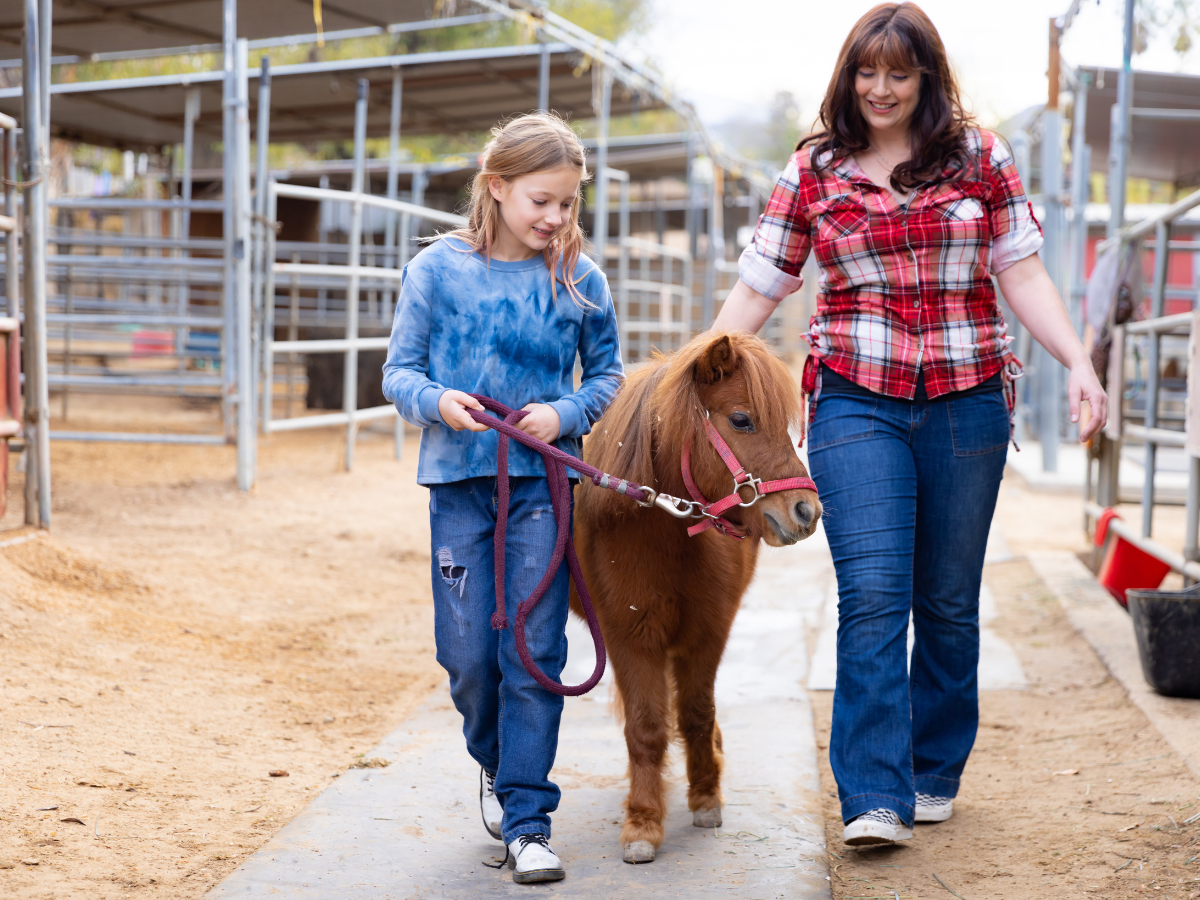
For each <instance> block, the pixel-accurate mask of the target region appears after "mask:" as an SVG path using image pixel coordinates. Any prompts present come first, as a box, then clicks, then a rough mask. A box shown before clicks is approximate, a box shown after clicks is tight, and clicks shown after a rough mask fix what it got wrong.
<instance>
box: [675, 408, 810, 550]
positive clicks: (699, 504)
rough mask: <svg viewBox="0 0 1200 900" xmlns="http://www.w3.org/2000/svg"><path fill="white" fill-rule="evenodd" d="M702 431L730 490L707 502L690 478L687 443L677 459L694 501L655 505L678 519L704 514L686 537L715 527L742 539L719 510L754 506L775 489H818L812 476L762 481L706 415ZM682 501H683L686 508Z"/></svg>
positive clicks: (741, 535)
mask: <svg viewBox="0 0 1200 900" xmlns="http://www.w3.org/2000/svg"><path fill="white" fill-rule="evenodd" d="M704 433H705V434H706V435H707V436H708V442H709V443H710V444H712V445H713V448H714V449H715V450H716V451H717V453H718V454H720V456H721V461H722V462H724V463H725V466H726V468H728V469H729V471H730V473H731V474H732V475H733V492H732V493H731V494H729V495H728V496H726V497H723V498H721V499H720V500H717V501H716V502H715V503H709V502H708V499H707V498H706V497H705V496H704V494H703V493H702V492H701V490H700V488H699V487H697V486H696V481H695V479H694V478H692V448H691V444H690V443H688V444H685V445H684V447H683V455H682V458H681V460H680V468H681V469H682V470H683V483H684V485H686V487H687V490H688V493H689V494H691V495H692V501H693V502H692V503H687V501H685V500H677V498H672V499H673V500H677V502H676V504H672V505H673V506H674V509H668V508H667V507H666V506H665V505H663V504H661V503H660V504H658V505H659V506H661V507H662V508H663V509H666V510H667V512H669V513H671V514H672V515H674V516H678V517H680V518H683V517H685V516H692V517H696V518H700V517H703V519H704V521H702V522H699V523H697V524H695V525H693V526H691V527H690V528H689V529H688V535H689V536H694V535H697V534H699V533H700V532H702V531H707V530H708V529H709V528H716V529H717V530H718V531H719V532H721V534H723V535H725V536H726V537H731V538H737V539H738V540H742V539H743V538H745V537H746V535H745V534H744V533H742V531H741V530H740V529H739V528H738V527H737V526H736V525H734V524H733V523H732V522H730V521H729V520H728V519H726V518H724V517H723V516H722V513H725V512H728V511H729V510H731V509H733V507H735V506H741V507H750V506H753V505H754V504H755V503H757V502H758V501H759V500H761V499H762V498H763V497H765V496H766V495H767V494H773V493H776V492H777V491H795V490H809V491H812V492H813V493H814V494H815V493H816V492H817V485H816V483H815V482H814V481H813V480H812V479H811V478H805V477H796V478H777V479H775V480H774V481H763V480H762V479H761V478H755V477H754V476H753V475H752V474H750V473H749V472H747V471H746V469H745V467H744V466H743V465H742V464H741V463H740V462H738V459H737V457H736V456H735V455H734V453H733V451H732V450H730V449H729V445H728V444H727V443H725V439H724V438H723V437H721V435H720V433H719V432H718V431H717V429H716V428H714V427H713V424H712V422H710V421H709V419H708V416H707V415H706V416H705V418H704ZM744 488H749V489H750V490H752V491H753V492H754V496H752V497H751V498H750V499H749V500H745V499H743V495H742V490H743V489H744ZM682 504H686V507H687V509H686V511H685V510H684V507H683V506H682ZM677 510H678V511H677Z"/></svg>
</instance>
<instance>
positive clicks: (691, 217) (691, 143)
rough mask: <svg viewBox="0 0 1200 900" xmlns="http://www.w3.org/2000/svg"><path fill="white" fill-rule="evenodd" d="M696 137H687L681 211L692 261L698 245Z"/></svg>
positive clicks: (690, 135)
mask: <svg viewBox="0 0 1200 900" xmlns="http://www.w3.org/2000/svg"><path fill="white" fill-rule="evenodd" d="M696 144H697V141H696V135H695V134H689V135H688V145H687V206H686V207H685V208H684V211H683V221H684V228H686V229H687V236H688V253H689V254H690V255H691V257H692V259H695V258H696V253H697V250H698V248H697V246H696V245H697V244H698V243H699V238H698V234H699V231H700V226H699V223H698V222H697V221H696V220H697V218H698V216H697V215H696Z"/></svg>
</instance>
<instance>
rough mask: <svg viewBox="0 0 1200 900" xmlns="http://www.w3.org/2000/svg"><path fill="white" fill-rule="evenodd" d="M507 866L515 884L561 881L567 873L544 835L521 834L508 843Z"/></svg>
mask: <svg viewBox="0 0 1200 900" xmlns="http://www.w3.org/2000/svg"><path fill="white" fill-rule="evenodd" d="M508 867H509V868H510V869H512V870H513V881H515V882H516V883H517V884H532V883H534V882H536V881H562V879H563V878H565V877H566V875H567V873H566V872H565V871H564V870H563V866H562V862H561V861H560V860H559V858H558V856H557V855H556V854H555V852H554V851H553V850H551V849H550V843H549V841H548V840H547V838H546V835H544V834H542V833H540V832H539V833H537V834H521V835H517V839H516V840H515V841H513V842H512V843H511V844H509V845H508Z"/></svg>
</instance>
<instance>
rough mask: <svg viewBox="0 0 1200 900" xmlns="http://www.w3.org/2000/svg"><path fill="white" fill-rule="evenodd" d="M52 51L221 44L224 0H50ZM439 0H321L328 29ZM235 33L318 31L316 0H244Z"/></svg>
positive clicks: (418, 15) (375, 23)
mask: <svg viewBox="0 0 1200 900" xmlns="http://www.w3.org/2000/svg"><path fill="white" fill-rule="evenodd" d="M53 3H54V12H53V17H54V23H53V27H52V28H51V32H50V38H51V48H52V51H51V52H52V55H54V56H63V55H73V56H84V57H86V56H89V55H91V54H93V53H114V52H115V53H121V52H131V51H138V50H153V49H156V48H159V47H180V46H187V45H192V44H211V43H217V44H219V43H220V42H221V39H222V34H221V27H222V21H223V17H222V0H53ZM437 5H438V4H437V3H436V0H332V2H329V0H326V2H323V3H322V4H321V18H322V24H323V26H324V30H325V31H339V30H343V29H352V28H364V27H377V28H378V27H386V26H387V25H391V24H395V23H398V22H413V21H417V20H419V19H432V18H434V17H435V16H436V15H437V9H436V7H437ZM237 16H238V23H237V33H238V37H243V38H249V39H250V40H255V39H261V38H272V37H279V36H281V35H289V34H303V33H308V32H313V31H316V30H317V28H316V24H315V23H314V21H313V0H242V2H241V3H240V4H238V10H237ZM24 22H25V5H24V3H23V2H22V0H0V58H13V57H19V56H20V55H21V31H22V29H23V27H24Z"/></svg>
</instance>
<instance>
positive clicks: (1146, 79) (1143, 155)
mask: <svg viewBox="0 0 1200 900" xmlns="http://www.w3.org/2000/svg"><path fill="white" fill-rule="evenodd" d="M1081 71H1082V72H1085V73H1087V74H1088V75H1090V76H1091V79H1092V84H1091V87H1090V88H1089V89H1088V100H1087V129H1086V138H1087V143H1088V144H1090V145H1091V148H1092V170H1093V171H1106V170H1107V168H1108V144H1109V128H1110V117H1111V110H1112V107H1113V105H1114V104H1115V103H1116V102H1117V79H1118V77H1119V75H1120V73H1119V71H1118V70H1116V69H1097V68H1084V69H1082V70H1081ZM1133 109H1134V117H1133V143H1132V145H1131V148H1130V154H1129V174H1130V175H1131V176H1133V177H1136V178H1150V179H1154V180H1156V181H1169V182H1173V183H1176V184H1195V183H1197V182H1200V77H1197V76H1195V75H1171V74H1167V73H1164V72H1134V73H1133ZM1140 110H1146V111H1151V110H1183V111H1185V112H1183V113H1181V114H1180V115H1179V116H1178V117H1176V118H1160V117H1155V116H1153V115H1138V112H1139V111H1140Z"/></svg>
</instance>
